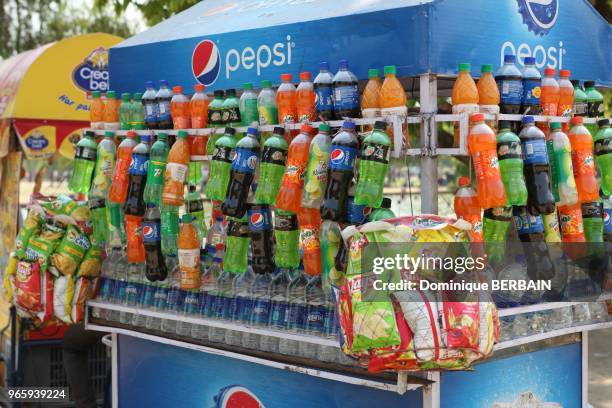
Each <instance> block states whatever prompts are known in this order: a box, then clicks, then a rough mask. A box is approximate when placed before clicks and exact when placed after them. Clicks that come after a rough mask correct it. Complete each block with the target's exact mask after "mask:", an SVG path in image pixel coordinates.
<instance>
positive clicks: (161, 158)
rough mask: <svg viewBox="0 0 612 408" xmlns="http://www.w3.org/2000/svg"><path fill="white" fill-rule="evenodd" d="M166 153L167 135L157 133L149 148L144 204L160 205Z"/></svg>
mask: <svg viewBox="0 0 612 408" xmlns="http://www.w3.org/2000/svg"><path fill="white" fill-rule="evenodd" d="M168 151H169V148H168V135H167V134H166V133H158V134H157V141H156V142H155V143H153V146H151V152H150V157H151V159H150V160H149V169H148V170H147V184H146V186H145V190H144V194H143V198H144V202H145V203H146V204H155V205H157V206H159V205H161V196H162V191H163V190H164V176H165V174H166V164H167V162H168Z"/></svg>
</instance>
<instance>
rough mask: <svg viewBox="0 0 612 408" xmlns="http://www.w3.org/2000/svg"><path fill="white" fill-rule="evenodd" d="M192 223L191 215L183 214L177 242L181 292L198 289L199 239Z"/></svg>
mask: <svg viewBox="0 0 612 408" xmlns="http://www.w3.org/2000/svg"><path fill="white" fill-rule="evenodd" d="M192 221H193V217H192V216H191V214H183V217H182V218H181V227H180V229H179V234H178V241H177V245H178V259H179V268H180V270H181V282H180V285H181V289H183V290H189V289H198V288H199V287H200V238H199V237H198V230H197V229H196V228H195V226H194V225H193V223H192Z"/></svg>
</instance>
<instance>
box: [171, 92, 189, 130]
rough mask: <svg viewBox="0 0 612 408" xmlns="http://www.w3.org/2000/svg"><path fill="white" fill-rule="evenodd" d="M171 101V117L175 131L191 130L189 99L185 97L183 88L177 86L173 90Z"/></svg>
mask: <svg viewBox="0 0 612 408" xmlns="http://www.w3.org/2000/svg"><path fill="white" fill-rule="evenodd" d="M172 93H173V94H174V95H172V99H171V100H170V116H172V124H173V126H174V128H175V129H189V128H190V127H191V123H190V122H191V121H190V114H189V99H187V97H186V96H185V95H183V87H182V86H180V85H177V86H175V87H173V88H172Z"/></svg>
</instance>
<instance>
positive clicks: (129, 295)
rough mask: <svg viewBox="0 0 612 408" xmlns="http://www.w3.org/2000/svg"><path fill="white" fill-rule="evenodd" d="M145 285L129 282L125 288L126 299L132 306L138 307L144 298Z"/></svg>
mask: <svg viewBox="0 0 612 408" xmlns="http://www.w3.org/2000/svg"><path fill="white" fill-rule="evenodd" d="M142 289H143V285H141V284H140V283H138V282H128V283H127V285H126V286H125V298H126V299H127V304H128V305H130V306H134V305H137V304H138V303H139V302H140V299H141V297H142Z"/></svg>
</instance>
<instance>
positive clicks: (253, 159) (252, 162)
mask: <svg viewBox="0 0 612 408" xmlns="http://www.w3.org/2000/svg"><path fill="white" fill-rule="evenodd" d="M247 166H249V169H251V170H255V166H257V156H251V157H249V158H248V159H247Z"/></svg>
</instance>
